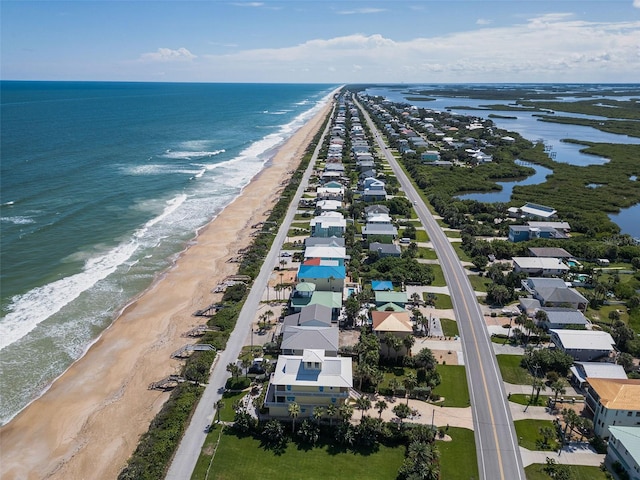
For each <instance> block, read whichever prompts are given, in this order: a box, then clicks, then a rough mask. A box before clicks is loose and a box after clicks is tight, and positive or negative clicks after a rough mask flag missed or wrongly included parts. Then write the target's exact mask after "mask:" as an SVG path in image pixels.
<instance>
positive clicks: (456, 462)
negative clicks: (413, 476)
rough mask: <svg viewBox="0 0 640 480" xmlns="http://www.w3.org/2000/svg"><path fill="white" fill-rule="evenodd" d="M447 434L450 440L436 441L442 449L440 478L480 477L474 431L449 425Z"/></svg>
mask: <svg viewBox="0 0 640 480" xmlns="http://www.w3.org/2000/svg"><path fill="white" fill-rule="evenodd" d="M447 434H448V435H449V436H450V437H451V441H450V442H438V441H436V446H437V447H438V450H440V478H442V479H444V480H469V479H470V478H480V476H479V475H478V457H477V456H476V443H475V440H474V437H473V431H472V430H468V429H466V428H459V427H449V430H448V432H447ZM389 478H395V477H389Z"/></svg>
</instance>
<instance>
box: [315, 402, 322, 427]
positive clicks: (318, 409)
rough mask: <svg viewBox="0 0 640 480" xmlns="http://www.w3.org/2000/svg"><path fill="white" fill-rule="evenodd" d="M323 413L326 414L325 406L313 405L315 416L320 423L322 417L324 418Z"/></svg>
mask: <svg viewBox="0 0 640 480" xmlns="http://www.w3.org/2000/svg"><path fill="white" fill-rule="evenodd" d="M323 415H324V408H322V407H320V406H318V407H313V418H314V419H315V421H316V423H317V424H318V425H319V424H320V419H321V418H322V416H323Z"/></svg>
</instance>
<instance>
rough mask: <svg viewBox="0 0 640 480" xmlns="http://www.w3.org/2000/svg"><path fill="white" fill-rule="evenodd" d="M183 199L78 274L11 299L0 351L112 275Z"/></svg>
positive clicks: (1, 330)
mask: <svg viewBox="0 0 640 480" xmlns="http://www.w3.org/2000/svg"><path fill="white" fill-rule="evenodd" d="M186 198H187V196H186V195H184V194H182V195H179V196H177V197H176V198H174V199H172V200H170V201H169V202H167V206H166V208H165V209H164V211H163V212H162V213H161V214H160V215H158V216H157V217H155V218H153V219H151V220H149V221H148V222H147V223H146V224H145V225H144V226H143V227H142V228H140V229H138V230H137V231H136V232H135V233H134V235H133V239H131V240H130V241H128V242H124V243H121V244H120V245H118V246H116V247H115V248H113V249H111V250H110V251H108V252H107V253H106V254H104V255H99V256H97V257H93V258H90V259H88V260H87V261H86V262H85V265H84V267H83V269H82V271H81V272H79V273H76V274H73V275H70V276H68V277H64V278H61V279H59V280H56V281H54V282H51V283H48V284H46V285H42V286H40V287H36V288H34V289H32V290H30V291H28V292H26V293H24V294H21V295H16V296H15V297H13V298H12V299H11V304H10V305H9V307H8V309H9V310H10V311H9V313H8V314H7V315H6V316H5V317H4V318H3V319H2V320H1V321H0V350H2V349H3V348H5V347H6V346H8V345H11V344H12V343H15V342H17V341H18V340H20V339H21V338H22V337H24V336H25V335H27V334H29V332H31V331H32V330H34V329H35V328H36V327H37V326H38V325H39V324H40V323H42V322H43V321H45V320H46V319H47V318H49V317H51V316H52V315H54V314H56V313H58V312H59V311H60V310H61V309H62V308H64V307H65V306H66V305H68V304H69V303H71V302H72V301H74V300H75V299H76V298H78V297H79V296H80V295H81V294H82V293H83V292H85V291H87V290H89V289H90V288H91V287H93V286H94V285H95V284H96V283H98V282H99V281H101V280H104V279H105V278H106V277H108V276H109V275H111V274H112V273H114V272H115V271H116V269H117V268H118V267H119V266H120V265H122V264H123V263H125V262H126V261H127V260H128V259H129V258H130V257H131V256H132V255H133V254H134V253H135V251H136V250H137V249H138V247H139V246H140V242H141V240H142V239H143V238H144V237H145V234H146V233H147V231H148V230H149V229H150V228H151V227H153V226H154V225H156V224H157V223H158V222H161V221H162V220H164V219H165V218H167V217H168V216H169V215H170V214H171V213H173V212H174V211H175V210H176V209H177V208H178V207H179V206H180V205H182V204H183V203H184V201H185V200H186Z"/></svg>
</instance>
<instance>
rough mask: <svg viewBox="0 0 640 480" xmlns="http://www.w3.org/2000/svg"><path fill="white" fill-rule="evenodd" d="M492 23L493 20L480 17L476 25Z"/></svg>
mask: <svg viewBox="0 0 640 480" xmlns="http://www.w3.org/2000/svg"><path fill="white" fill-rule="evenodd" d="M489 24H491V20H487V19H486V18H479V19H478V20H476V25H489Z"/></svg>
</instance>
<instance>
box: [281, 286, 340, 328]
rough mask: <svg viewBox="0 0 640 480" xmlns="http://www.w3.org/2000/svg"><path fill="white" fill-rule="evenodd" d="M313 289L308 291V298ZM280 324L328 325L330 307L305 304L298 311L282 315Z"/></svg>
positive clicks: (297, 325) (329, 324) (302, 325)
mask: <svg viewBox="0 0 640 480" xmlns="http://www.w3.org/2000/svg"><path fill="white" fill-rule="evenodd" d="M314 291H315V288H314V289H313V290H312V291H311V293H309V295H308V297H309V299H311V296H312V295H313V292H314ZM282 325H283V326H285V327H287V326H295V327H330V326H331V308H330V307H327V306H325V305H320V304H313V305H306V306H304V307H302V308H301V309H300V311H299V312H297V313H293V314H291V315H287V316H286V317H284V319H283V321H282Z"/></svg>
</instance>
